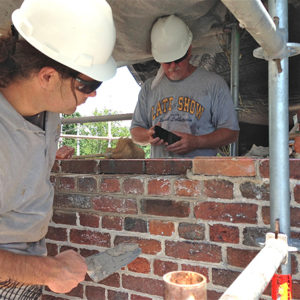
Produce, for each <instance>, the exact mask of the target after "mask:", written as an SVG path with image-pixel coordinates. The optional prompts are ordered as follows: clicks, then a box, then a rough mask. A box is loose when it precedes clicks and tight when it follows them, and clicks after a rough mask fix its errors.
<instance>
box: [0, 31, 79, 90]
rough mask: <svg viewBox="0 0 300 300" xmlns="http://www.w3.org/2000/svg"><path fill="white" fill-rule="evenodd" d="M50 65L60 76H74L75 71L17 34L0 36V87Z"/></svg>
mask: <svg viewBox="0 0 300 300" xmlns="http://www.w3.org/2000/svg"><path fill="white" fill-rule="evenodd" d="M46 66H47V67H52V68H53V69H55V70H56V71H57V72H58V73H59V74H60V75H61V77H62V78H70V77H72V78H75V77H76V76H77V75H78V74H79V72H78V71H75V70H73V69H71V68H69V67H67V66H65V65H63V64H61V63H59V62H57V61H55V60H53V59H51V58H50V57H48V56H46V55H44V54H43V53H42V52H40V51H39V50H37V49H36V48H34V47H33V46H31V45H30V44H29V43H28V42H27V41H25V40H23V39H18V37H17V35H11V34H10V35H8V36H6V37H0V87H1V88H5V87H7V86H8V85H9V84H10V83H12V82H13V81H14V80H16V79H20V78H29V76H30V75H31V74H32V73H35V72H38V71H39V70H40V69H42V68H43V67H46Z"/></svg>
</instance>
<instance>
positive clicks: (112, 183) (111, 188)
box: [100, 178, 121, 193]
mask: <svg viewBox="0 0 300 300" xmlns="http://www.w3.org/2000/svg"><path fill="white" fill-rule="evenodd" d="M100 191H101V192H104V193H120V192H121V184H120V181H119V179H116V178H102V179H101V182H100Z"/></svg>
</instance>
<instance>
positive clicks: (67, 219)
mask: <svg viewBox="0 0 300 300" xmlns="http://www.w3.org/2000/svg"><path fill="white" fill-rule="evenodd" d="M76 219H77V217H76V213H72V212H71V213H64V212H59V211H54V212H53V216H52V221H53V222H54V223H56V224H66V225H76Z"/></svg>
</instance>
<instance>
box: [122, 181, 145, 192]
mask: <svg viewBox="0 0 300 300" xmlns="http://www.w3.org/2000/svg"><path fill="white" fill-rule="evenodd" d="M123 190H124V193H125V194H135V195H142V194H144V180H143V179H137V178H127V179H125V180H124V182H123Z"/></svg>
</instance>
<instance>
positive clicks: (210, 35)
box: [0, 0, 226, 66]
mask: <svg viewBox="0 0 300 300" xmlns="http://www.w3.org/2000/svg"><path fill="white" fill-rule="evenodd" d="M82 1H84V0H82ZM108 2H109V4H110V5H111V7H112V10H113V15H114V20H115V24H116V29H117V42H116V46H115V49H114V52H113V56H114V58H115V59H116V61H117V62H118V65H119V66H122V65H130V64H133V63H138V62H144V61H147V60H150V59H152V56H151V49H150V31H151V27H152V24H153V23H154V21H155V20H156V19H157V18H158V17H160V16H164V15H169V14H176V15H178V16H179V17H181V18H182V19H183V20H184V21H185V22H186V23H187V24H188V26H189V27H190V29H191V31H192V32H193V36H194V39H193V53H194V54H200V55H202V54H204V53H209V54H212V55H213V54H215V53H216V52H221V51H222V49H221V48H220V45H219V44H220V43H219V42H220V41H219V38H218V37H219V36H218V33H220V32H222V30H223V28H222V25H223V23H224V19H225V14H226V9H225V6H224V5H223V4H222V3H221V2H220V0H108ZM21 3H22V0H0V32H7V30H8V29H9V25H10V22H11V21H10V15H11V13H12V11H13V10H14V9H16V8H18V7H19V6H20V5H21ZM82 17H83V18H84V17H88V16H82ZM200 57H201V56H200Z"/></svg>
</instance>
